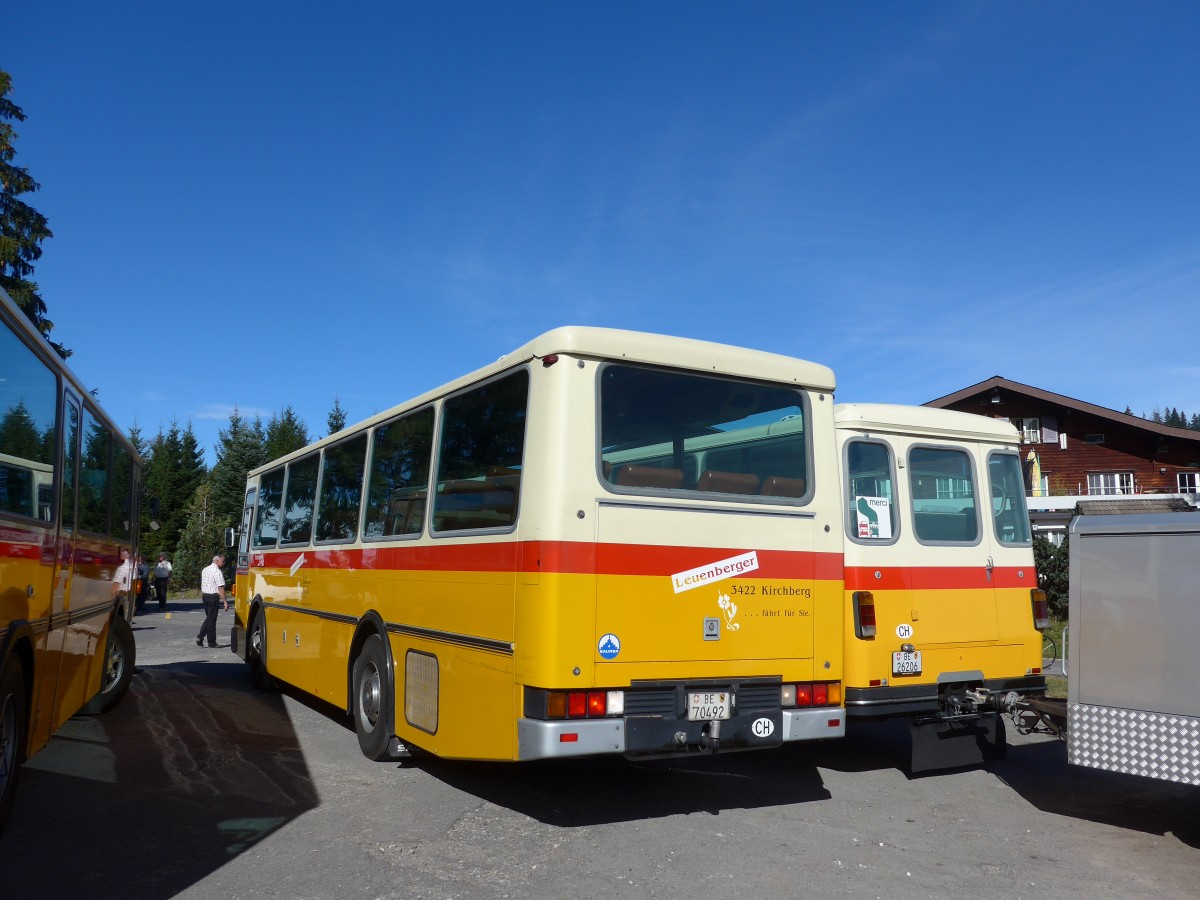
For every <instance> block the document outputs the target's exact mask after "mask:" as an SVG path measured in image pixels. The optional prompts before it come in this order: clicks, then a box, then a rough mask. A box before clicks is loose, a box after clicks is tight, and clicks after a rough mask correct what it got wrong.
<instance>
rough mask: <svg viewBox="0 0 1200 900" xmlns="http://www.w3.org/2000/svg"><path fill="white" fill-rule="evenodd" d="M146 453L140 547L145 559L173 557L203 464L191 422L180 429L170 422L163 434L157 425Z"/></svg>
mask: <svg viewBox="0 0 1200 900" xmlns="http://www.w3.org/2000/svg"><path fill="white" fill-rule="evenodd" d="M147 453H148V456H147V459H146V465H145V470H144V472H143V475H142V484H143V485H144V491H145V494H146V497H147V498H148V500H149V502H147V503H144V504H143V510H142V551H143V552H144V553H145V555H146V558H147V559H157V558H158V554H159V553H165V554H167V556H168V557H169V558H171V559H174V554H175V548H176V545H177V544H178V542H179V537H180V534H181V533H182V531H183V528H184V526H185V525H186V524H187V509H188V504H189V503H190V502H191V499H192V495H193V494H194V493H195V492H196V488H198V487H199V486H200V485H201V484H202V483H203V482H204V479H205V476H206V475H207V467H206V466H205V465H204V457H203V456H202V455H201V454H200V452H199V447H198V446H197V442H196V435H195V432H194V431H193V430H192V426H191V423H188V426H187V430H186V431H184V432H181V431H180V430H179V423H178V422H172V423H171V428H170V430H169V431H167V433H166V434H163V432H162V430H161V429H160V430H159V432H158V434H157V435H156V436H155V438H154V440H153V441H151V442H150V446H149V449H148V451H147ZM153 507H157V510H155V509H154V508H153ZM152 513H155V515H154V516H153V517H152V515H151V514H152ZM152 518H153V521H152ZM155 524H157V525H158V527H157V528H155V527H154V525H155Z"/></svg>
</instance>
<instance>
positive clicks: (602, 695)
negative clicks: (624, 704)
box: [587, 691, 608, 716]
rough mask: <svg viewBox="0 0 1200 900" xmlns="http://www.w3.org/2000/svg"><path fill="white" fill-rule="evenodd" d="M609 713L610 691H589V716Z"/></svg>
mask: <svg viewBox="0 0 1200 900" xmlns="http://www.w3.org/2000/svg"><path fill="white" fill-rule="evenodd" d="M607 713H608V692H607V691H588V695H587V714H588V715H589V716H603V715H606V714H607Z"/></svg>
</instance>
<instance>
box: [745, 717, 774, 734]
mask: <svg viewBox="0 0 1200 900" xmlns="http://www.w3.org/2000/svg"><path fill="white" fill-rule="evenodd" d="M750 730H751V731H753V732H754V736H755V737H760V738H769V737H770V736H771V735H773V734H774V733H775V723H774V722H773V721H772V720H770V719H768V718H767V717H766V716H763V717H762V718H761V719H755V720H754V721H753V722H751V723H750Z"/></svg>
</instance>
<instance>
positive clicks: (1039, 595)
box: [1029, 588, 1050, 631]
mask: <svg viewBox="0 0 1200 900" xmlns="http://www.w3.org/2000/svg"><path fill="white" fill-rule="evenodd" d="M1029 597H1030V599H1031V600H1032V602H1033V627H1034V628H1036V629H1037V630H1038V631H1045V630H1046V629H1047V628H1049V627H1050V603H1049V602H1048V601H1047V600H1046V592H1045V591H1043V590H1041V589H1039V588H1033V589H1031V590H1030V591H1029Z"/></svg>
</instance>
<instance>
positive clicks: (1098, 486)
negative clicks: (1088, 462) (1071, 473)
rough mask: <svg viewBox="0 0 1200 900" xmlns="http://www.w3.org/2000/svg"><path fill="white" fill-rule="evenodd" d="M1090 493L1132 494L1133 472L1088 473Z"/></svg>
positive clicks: (1102, 494)
mask: <svg viewBox="0 0 1200 900" xmlns="http://www.w3.org/2000/svg"><path fill="white" fill-rule="evenodd" d="M1087 480H1088V493H1089V494H1092V495H1095V496H1104V495H1110V494H1132V493H1133V473H1132V472H1091V473H1089V474H1088V477H1087Z"/></svg>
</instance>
